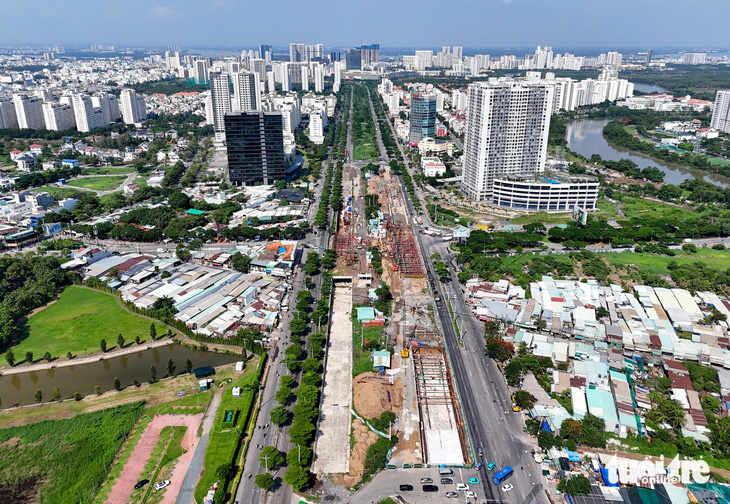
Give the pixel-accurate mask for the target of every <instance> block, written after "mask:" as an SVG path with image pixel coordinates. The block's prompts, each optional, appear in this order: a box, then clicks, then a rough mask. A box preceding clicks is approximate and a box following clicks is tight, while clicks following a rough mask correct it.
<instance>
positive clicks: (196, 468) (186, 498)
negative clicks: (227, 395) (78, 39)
mask: <svg viewBox="0 0 730 504" xmlns="http://www.w3.org/2000/svg"><path fill="white" fill-rule="evenodd" d="M222 399H223V394H222V393H219V394H213V399H211V401H210V405H209V406H208V410H207V411H206V412H205V417H204V418H203V435H202V436H201V438H200V441H199V442H198V446H196V447H195V453H193V455H192V458H191V460H190V466H189V467H188V470H187V473H185V479H184V480H183V482H182V485H181V488H180V491H179V493H178V494H177V499H176V500H175V502H176V503H177V504H192V503H193V502H194V499H195V486H196V485H197V483H198V479H199V478H200V473H202V472H203V460H204V459H205V450H207V449H208V440H209V438H210V431H211V430H213V423H214V422H215V417H216V415H217V414H218V407H219V406H220V405H221V400H222Z"/></svg>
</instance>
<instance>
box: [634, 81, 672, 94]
mask: <svg viewBox="0 0 730 504" xmlns="http://www.w3.org/2000/svg"><path fill="white" fill-rule="evenodd" d="M634 91H639V92H641V93H654V92H657V93H671V92H670V91H669V90H668V89H667V88H663V87H661V86H657V85H655V84H645V83H643V82H634Z"/></svg>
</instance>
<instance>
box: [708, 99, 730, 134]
mask: <svg viewBox="0 0 730 504" xmlns="http://www.w3.org/2000/svg"><path fill="white" fill-rule="evenodd" d="M710 127H711V128H715V129H716V130H718V131H723V132H725V133H730V90H722V89H721V90H719V91H718V92H717V95H715V108H714V109H713V110H712V119H711V120H710Z"/></svg>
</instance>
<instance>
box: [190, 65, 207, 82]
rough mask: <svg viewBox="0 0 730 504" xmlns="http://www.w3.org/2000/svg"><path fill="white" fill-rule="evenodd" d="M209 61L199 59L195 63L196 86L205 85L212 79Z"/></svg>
mask: <svg viewBox="0 0 730 504" xmlns="http://www.w3.org/2000/svg"><path fill="white" fill-rule="evenodd" d="M208 69H209V65H208V60H207V59H197V60H195V61H194V62H193V78H194V79H195V83H196V84H205V83H207V82H208V80H209V79H210V76H209V73H208Z"/></svg>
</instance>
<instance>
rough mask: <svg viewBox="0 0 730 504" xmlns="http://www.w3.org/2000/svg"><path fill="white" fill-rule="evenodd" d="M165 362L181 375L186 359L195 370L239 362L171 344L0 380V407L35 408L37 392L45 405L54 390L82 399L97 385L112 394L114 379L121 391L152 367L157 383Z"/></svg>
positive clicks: (143, 378)
mask: <svg viewBox="0 0 730 504" xmlns="http://www.w3.org/2000/svg"><path fill="white" fill-rule="evenodd" d="M168 359H172V362H173V363H174V364H175V373H176V374H177V373H180V372H184V369H185V361H186V359H190V361H191V362H192V363H193V367H195V368H198V367H202V366H213V367H216V366H222V365H225V364H231V363H233V362H235V361H236V360H238V359H237V357H236V356H235V355H230V354H223V353H216V352H206V351H202V350H192V349H190V348H187V347H184V346H180V345H175V344H172V343H171V344H169V345H165V346H161V347H157V348H151V349H149V350H143V351H140V352H136V353H131V354H127V355H122V356H119V357H112V358H110V359H107V360H101V361H96V362H89V363H86V364H80V365H76V366H64V367H58V368H54V369H47V370H43V371H37V372H33V371H31V372H25V373H18V374H12V375H7V376H0V399H2V407H3V408H8V407H12V406H24V405H28V404H34V403H35V392H36V390H38V389H40V390H41V392H43V400H44V402H46V401H48V400H50V399H51V398H52V397H53V389H54V388H55V387H58V389H59V390H60V391H61V398H62V399H67V398H69V397H71V396H73V394H74V393H76V392H78V393H80V394H81V395H82V396H86V395H89V394H93V393H94V387H95V386H96V385H98V386H99V388H101V390H102V392H106V391H108V390H112V389H113V388H114V378H115V377H118V378H119V380H120V381H121V383H122V387H127V386H130V385H132V383H133V380H134V379H135V378H136V379H137V381H138V382H140V383H144V382H146V381H149V380H150V377H151V370H150V368H151V367H152V366H154V367H155V369H156V370H157V379H160V378H163V377H164V376H165V375H166V374H167V371H166V369H167V361H168Z"/></svg>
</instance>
